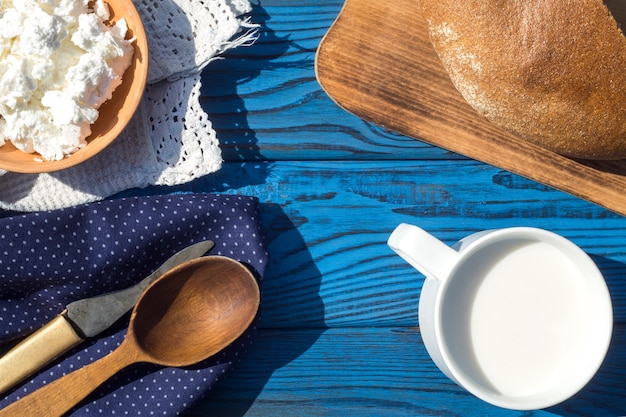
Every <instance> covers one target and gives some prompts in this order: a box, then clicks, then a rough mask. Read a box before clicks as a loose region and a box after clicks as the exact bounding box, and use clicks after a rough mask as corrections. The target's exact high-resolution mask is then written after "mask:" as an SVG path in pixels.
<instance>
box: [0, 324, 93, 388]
mask: <svg viewBox="0 0 626 417" xmlns="http://www.w3.org/2000/svg"><path fill="white" fill-rule="evenodd" d="M82 341H83V339H82V338H81V337H80V336H79V335H78V334H77V333H76V331H75V330H74V328H73V327H72V325H71V324H70V323H69V321H67V319H66V318H65V317H63V315H62V314H61V315H59V316H57V317H56V318H54V319H53V320H52V321H51V322H50V323H48V324H46V325H45V326H43V327H42V328H41V329H39V330H37V331H35V332H34V333H33V334H31V335H29V336H28V337H27V338H26V339H24V340H22V341H21V342H20V343H18V344H17V345H16V346H15V347H13V348H12V349H11V350H9V351H8V352H7V353H6V354H5V355H4V356H2V357H1V358H0V394H1V393H4V392H6V391H8V390H9V389H11V388H13V387H14V386H15V385H17V384H19V383H20V382H22V381H23V380H25V379H26V378H27V377H29V376H31V375H33V374H34V373H36V372H37V371H39V370H40V369H41V368H43V367H44V366H46V365H48V364H49V363H50V362H52V361H53V360H54V359H56V358H58V357H59V356H61V355H62V354H63V353H65V352H67V351H68V350H70V349H71V348H73V347H74V346H76V345H78V344H79V343H81V342H82Z"/></svg>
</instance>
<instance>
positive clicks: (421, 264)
mask: <svg viewBox="0 0 626 417" xmlns="http://www.w3.org/2000/svg"><path fill="white" fill-rule="evenodd" d="M387 244H388V245H389V247H390V248H391V249H392V250H393V251H394V252H396V253H397V254H398V255H400V257H401V258H402V259H404V260H405V261H407V262H408V263H409V264H410V265H411V266H412V267H413V268H415V269H417V270H418V271H420V272H421V273H422V274H424V275H425V276H427V277H430V278H435V279H437V280H439V281H443V280H445V279H446V278H447V277H448V275H449V273H450V271H451V269H452V267H453V266H454V264H455V263H456V259H457V257H458V256H459V253H458V252H457V251H456V250H454V249H452V248H451V247H450V246H448V245H446V244H445V243H443V242H442V241H440V240H439V239H437V238H436V237H434V236H433V235H431V234H430V233H428V232H426V231H425V230H424V229H421V228H419V227H417V226H414V225H412V224H407V223H401V224H400V225H398V227H396V228H395V230H394V231H393V233H391V236H389V239H388V241H387Z"/></svg>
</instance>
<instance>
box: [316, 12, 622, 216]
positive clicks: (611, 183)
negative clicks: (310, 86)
mask: <svg viewBox="0 0 626 417" xmlns="http://www.w3.org/2000/svg"><path fill="white" fill-rule="evenodd" d="M316 73H317V78H318V81H319V82H320V84H321V86H322V88H323V89H324V90H325V91H326V92H327V94H328V95H329V96H330V97H331V98H332V99H333V100H334V101H335V102H336V103H337V104H338V105H339V106H341V107H343V108H344V109H346V110H347V111H349V112H351V113H353V114H355V115H356V116H358V117H360V118H362V119H364V120H368V121H371V122H373V123H375V124H377V125H380V126H382V127H384V128H387V129H390V130H393V131H396V132H398V133H401V134H403V135H406V136H410V137H413V138H416V139H419V140H422V141H424V142H428V143H430V144H433V145H436V146H439V147H442V148H445V149H448V150H450V151H453V152H456V153H459V154H462V155H465V156H468V157H470V158H473V159H476V160H479V161H482V162H485V163H487V164H490V165H493V166H496V167H499V168H502V169H504V170H507V171H510V172H514V173H516V174H519V175H522V176H524V177H527V178H530V179H533V180H535V181H538V182H540V183H543V184H546V185H549V186H552V187H554V188H557V189H559V190H562V191H565V192H568V193H570V194H573V195H575V196H578V197H580V198H583V199H586V200H588V201H592V202H594V203H597V204H599V205H601V206H603V207H606V208H607V209H609V210H613V211H615V212H617V213H620V214H622V215H626V160H619V161H583V160H573V159H569V158H566V157H563V156H560V155H557V154H555V153H552V152H549V151H547V150H545V149H542V148H540V147H537V146H535V145H533V144H530V143H528V142H526V141H524V140H522V139H520V138H518V137H516V136H515V135H513V134H511V133H509V132H507V131H504V130H502V129H499V128H497V127H495V126H493V125H492V124H490V123H489V122H487V121H486V120H485V119H484V118H482V117H481V116H480V115H478V113H476V112H475V111H474V110H473V109H472V108H471V107H470V106H469V105H468V104H467V103H466V102H465V101H464V99H463V98H462V97H461V95H460V94H459V93H458V91H457V90H456V89H455V88H454V86H453V85H452V82H451V81H450V79H449V77H448V75H447V73H446V72H445V71H444V69H443V66H442V65H441V63H440V62H439V59H438V57H437V55H436V53H435V51H434V50H433V49H432V46H431V44H430V41H429V38H428V33H427V30H426V26H425V23H424V21H423V19H422V16H421V15H420V12H419V7H418V5H417V2H416V1H415V0H397V1H388V0H346V2H345V4H344V7H343V9H342V11H341V13H340V14H339V16H338V17H337V19H336V21H335V22H334V24H333V25H332V27H331V28H330V29H329V31H328V32H327V33H326V35H325V37H324V39H323V40H322V42H321V44H320V46H319V49H318V52H317V56H316ZM463 178H464V177H463V176H462V173H461V174H460V175H459V180H460V181H461V180H463Z"/></svg>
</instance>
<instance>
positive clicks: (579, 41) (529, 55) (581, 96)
mask: <svg viewBox="0 0 626 417" xmlns="http://www.w3.org/2000/svg"><path fill="white" fill-rule="evenodd" d="M420 5H421V8H422V14H423V16H424V18H425V19H426V22H427V25H428V28H429V31H430V36H431V41H432V43H433V46H434V48H435V50H436V51H437V54H438V55H439V57H440V59H441V61H442V63H443V65H444V67H445V69H446V71H447V72H448V74H449V75H450V78H451V80H452V82H453V83H454V85H455V87H456V88H457V89H458V90H459V92H460V93H461V94H462V95H463V97H464V98H465V100H466V101H467V102H468V103H469V104H470V105H471V106H472V107H473V108H474V109H475V110H476V111H477V112H478V113H480V114H482V115H483V116H484V117H486V118H487V119H488V120H489V121H491V122H492V123H494V124H496V125H498V126H501V127H503V128H505V129H507V130H510V131H512V132H514V133H516V134H517V135H519V136H520V137H522V138H524V139H526V140H528V141H531V142H533V143H536V144H538V145H540V146H542V147H544V148H547V149H550V150H552V151H554V152H557V153H560V154H563V155H566V156H570V157H575V158H585V159H621V158H625V157H626V37H624V34H623V33H622V31H621V30H620V28H619V27H618V24H617V22H616V20H615V19H614V18H613V16H612V15H611V13H610V12H609V10H608V9H607V7H606V6H605V5H604V3H603V2H602V0H420Z"/></svg>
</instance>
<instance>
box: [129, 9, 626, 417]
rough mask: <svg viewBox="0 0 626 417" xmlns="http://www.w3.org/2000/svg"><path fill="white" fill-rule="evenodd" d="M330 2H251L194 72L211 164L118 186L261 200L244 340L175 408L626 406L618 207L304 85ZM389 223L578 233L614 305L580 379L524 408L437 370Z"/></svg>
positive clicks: (411, 273) (471, 411)
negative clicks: (258, 303)
mask: <svg viewBox="0 0 626 417" xmlns="http://www.w3.org/2000/svg"><path fill="white" fill-rule="evenodd" d="M341 7H342V1H341V0H297V1H296V0H262V1H261V2H260V3H259V4H256V5H255V7H254V11H253V20H254V21H255V22H257V23H260V24H261V31H260V37H259V39H258V41H257V42H256V43H255V44H254V45H252V46H249V47H242V48H238V49H236V50H233V51H231V52H229V53H228V54H227V55H226V57H225V59H223V60H220V61H215V62H213V63H211V64H210V65H209V67H208V68H207V69H206V71H205V73H204V75H203V99H202V105H203V106H204V107H205V109H206V110H207V112H208V113H209V114H210V118H211V121H212V123H213V125H214V127H215V128H216V130H217V133H218V137H219V139H220V142H221V144H222V149H223V156H224V159H225V164H224V166H223V168H222V169H221V171H219V172H218V173H216V174H214V175H210V176H207V177H205V178H200V179H198V180H196V181H194V182H193V183H190V184H187V185H185V186H180V187H175V188H160V187H153V188H148V189H146V190H141V191H137V190H134V191H131V192H134V193H135V194H136V193H138V192H139V193H169V192H181V191H182V192H220V193H228V194H245V195H254V196H257V197H258V198H259V199H260V200H261V203H262V204H261V207H262V221H263V226H264V229H265V231H266V235H267V240H268V242H269V252H270V257H271V259H270V265H269V266H268V268H267V272H266V276H265V280H264V282H263V287H262V292H263V304H262V317H261V326H260V329H259V334H258V339H257V341H256V344H255V345H254V348H253V350H252V351H251V352H249V353H248V355H247V356H246V357H245V358H244V359H243V361H242V362H241V363H240V364H239V365H238V367H237V369H236V370H235V371H234V372H232V373H230V374H229V375H228V376H227V377H226V378H225V379H224V380H223V381H222V383H221V384H220V385H219V386H218V387H217V389H215V390H214V391H212V392H211V393H209V395H208V396H207V397H206V398H205V399H204V400H203V401H201V402H200V403H199V404H196V405H194V406H193V407H192V408H191V409H190V410H189V411H188V412H187V413H186V414H185V415H186V416H197V417H200V416H203V417H208V416H229V417H230V416H283V415H285V416H322V415H323V416H431V415H437V416H442V415H445V416H448V415H459V416H464V415H476V416H622V415H626V384H625V381H626V284H625V283H626V218H624V217H623V216H621V215H618V214H615V213H613V212H611V211H608V210H606V209H603V208H602V207H599V206H597V205H594V204H592V203H589V202H586V201H583V200H581V199H578V198H575V197H572V196H570V195H568V194H565V193H563V192H560V191H556V190H554V189H552V188H550V187H547V186H544V185H542V184H539V183H536V182H534V181H531V180H528V179H525V178H522V177H520V176H517V175H514V174H511V173H509V172H506V171H503V170H501V169H498V168H496V167H493V166H489V165H485V164H483V163H479V162H476V161H473V160H470V159H467V158H465V157H462V156H460V155H456V154H453V153H450V152H447V151H444V150H442V149H438V148H436V147H433V146H430V145H427V144H424V143H422V142H420V141H417V140H414V139H411V138H407V137H403V136H400V135H397V134H395V133H394V132H389V131H385V130H383V129H381V128H379V127H377V126H375V125H372V124H369V123H367V122H364V121H362V120H360V119H358V118H357V117H355V116H353V115H351V114H349V113H347V112H346V111H344V110H342V109H340V108H339V107H338V106H337V105H335V104H334V102H333V101H332V100H331V99H330V98H329V97H328V96H327V95H326V94H325V93H324V92H323V90H322V89H321V87H320V85H319V84H318V82H317V80H316V76H315V69H314V59H315V53H316V48H317V47H318V45H319V43H320V41H321V38H322V36H323V35H324V34H325V33H326V31H327V30H328V29H329V27H330V26H331V24H332V23H333V21H334V19H335V18H336V17H337V15H338V14H339V11H340V10H341ZM624 191H625V192H626V190H624ZM401 222H408V223H413V224H417V225H420V226H421V227H423V228H425V229H427V230H429V231H431V232H432V233H433V234H434V235H436V236H437V237H439V238H441V239H442V240H444V241H446V242H449V243H452V242H454V241H456V240H458V239H460V238H462V237H464V236H466V235H468V234H470V233H472V232H475V231H478V230H483V229H490V228H500V227H508V226H535V227H541V228H545V229H549V230H552V231H554V232H556V233H559V234H561V235H563V236H565V237H567V238H569V239H571V240H572V241H574V242H575V243H577V244H578V245H580V246H581V247H582V248H583V249H584V250H586V251H587V252H588V253H589V254H590V255H591V256H592V257H593V259H594V260H595V261H596V262H597V263H598V265H599V266H600V268H601V270H602V272H603V273H604V274H605V277H606V279H607V282H608V285H609V289H610V291H611V295H612V300H613V305H614V315H615V330H614V337H613V341H612V345H611V348H610V351H609V353H608V356H607V358H606V361H605V363H604V365H603V366H602V368H601V369H600V371H599V373H598V374H597V375H596V377H595V378H594V379H593V380H592V381H591V383H590V384H589V385H588V386H587V387H586V388H585V389H584V390H583V391H582V392H580V393H579V394H578V395H576V396H575V397H574V398H572V399H570V400H569V401H566V402H565V403H563V404H561V405H558V406H556V407H553V408H550V409H547V410H539V411H533V412H516V411H510V410H503V409H499V408H497V407H494V406H491V405H489V404H486V403H483V402H482V401H480V400H478V399H476V398H474V397H472V396H471V395H469V394H467V393H466V392H465V391H464V390H462V389H461V388H459V387H458V386H457V385H455V384H454V383H453V382H451V381H449V380H448V379H447V378H446V377H445V376H444V375H443V374H442V373H440V372H439V371H438V370H437V368H436V367H435V365H434V364H433V363H432V362H431V360H430V359H429V357H428V355H427V353H426V351H425V349H424V346H423V344H422V341H421V338H420V333H419V327H418V325H419V323H418V321H417V303H418V297H419V294H420V288H421V285H422V283H423V280H424V278H423V276H421V275H420V274H419V273H417V272H416V271H415V270H413V269H412V268H411V267H410V266H408V265H407V264H405V263H404V262H403V261H402V260H401V259H400V258H399V257H398V256H396V255H395V254H393V253H392V252H391V250H390V249H389V248H388V247H387V245H386V240H387V238H388V236H389V234H390V233H391V231H392V230H393V228H394V227H395V226H396V225H397V224H399V223H401Z"/></svg>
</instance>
